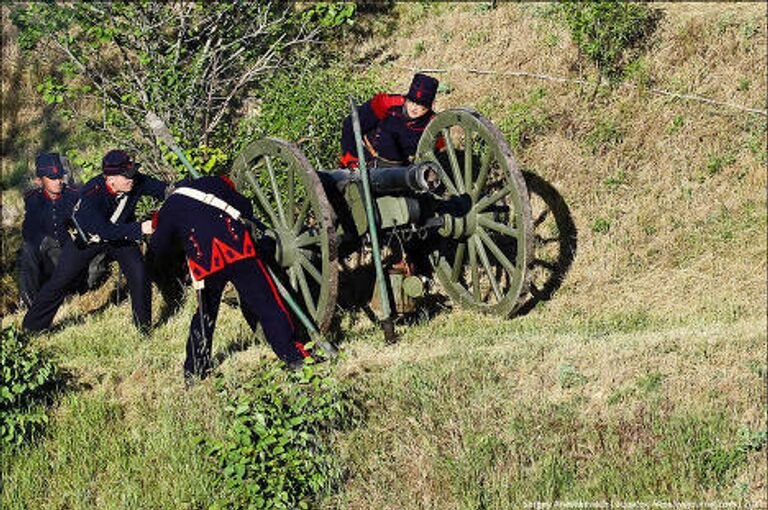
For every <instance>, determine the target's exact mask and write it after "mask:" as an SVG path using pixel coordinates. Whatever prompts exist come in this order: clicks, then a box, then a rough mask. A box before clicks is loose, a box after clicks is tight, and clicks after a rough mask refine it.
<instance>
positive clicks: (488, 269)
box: [475, 238, 504, 301]
mask: <svg viewBox="0 0 768 510" xmlns="http://www.w3.org/2000/svg"><path fill="white" fill-rule="evenodd" d="M475 247H476V248H477V254H478V255H480V261H481V262H482V263H483V267H484V268H485V272H486V273H488V279H489V280H491V286H492V287H493V293H494V294H496V299H497V300H498V301H501V300H502V299H503V298H504V296H503V294H502V293H501V289H500V288H499V283H498V282H497V281H496V278H494V277H493V268H492V267H491V263H490V261H489V260H488V254H487V253H486V252H485V248H483V243H482V242H481V241H480V239H479V238H478V239H476V240H475Z"/></svg>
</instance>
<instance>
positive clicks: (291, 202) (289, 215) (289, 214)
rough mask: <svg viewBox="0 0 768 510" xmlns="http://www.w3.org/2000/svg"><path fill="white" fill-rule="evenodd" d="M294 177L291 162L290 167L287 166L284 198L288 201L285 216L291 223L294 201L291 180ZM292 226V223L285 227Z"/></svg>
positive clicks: (294, 170)
mask: <svg viewBox="0 0 768 510" xmlns="http://www.w3.org/2000/svg"><path fill="white" fill-rule="evenodd" d="M295 175H296V167H295V163H293V162H292V163H291V164H290V165H288V192H287V193H286V195H285V196H286V198H287V199H288V204H287V205H288V211H287V214H286V216H287V218H288V221H289V222H293V210H294V200H295V197H294V189H293V187H294V182H293V179H294V177H295ZM292 225H293V223H289V224H288V225H286V226H289V227H290V226H292Z"/></svg>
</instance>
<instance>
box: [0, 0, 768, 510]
mask: <svg viewBox="0 0 768 510" xmlns="http://www.w3.org/2000/svg"><path fill="white" fill-rule="evenodd" d="M654 5H655V6H656V7H658V8H660V9H662V10H663V13H664V17H663V18H662V20H661V22H660V25H659V28H658V30H657V32H656V34H655V36H654V40H653V43H652V45H651V46H650V48H649V49H648V52H647V53H646V54H645V55H644V56H643V57H642V60H641V61H640V63H639V64H637V65H636V69H635V70H634V72H633V73H631V75H630V77H629V79H628V82H627V83H629V84H630V85H637V87H634V88H633V87H628V86H625V87H619V88H617V89H615V90H608V89H604V90H601V91H600V92H599V94H598V95H597V97H596V98H595V100H594V101H593V102H590V95H591V91H592V88H591V86H586V87H581V86H579V85H578V84H573V83H560V82H556V81H551V80H540V79H535V78H532V77H523V76H510V75H504V74H499V73H504V72H509V71H527V72H530V73H537V74H541V75H549V76H552V77H567V78H570V79H579V78H580V77H584V78H585V79H589V77H590V76H594V69H593V68H591V67H590V66H589V65H588V64H578V63H577V56H578V55H577V50H576V48H575V47H574V46H573V44H572V42H571V41H570V38H569V35H568V33H567V32H566V31H565V29H564V28H562V27H561V26H560V25H559V24H557V23H556V22H555V21H554V20H553V19H552V18H551V16H550V15H549V14H548V12H549V9H548V7H547V5H539V4H524V5H513V4H507V3H503V2H502V3H499V4H498V5H497V7H496V8H495V9H489V8H487V6H486V4H478V3H459V4H443V3H436V4H426V3H405V4H398V5H396V6H395V7H394V9H393V11H392V12H390V13H389V14H388V15H387V17H386V18H384V17H379V18H375V17H374V18H373V19H372V20H369V23H370V29H371V32H367V33H366V36H365V37H364V38H362V39H360V40H355V41H350V49H349V52H350V55H351V57H352V58H353V59H354V60H355V61H356V62H357V63H358V64H360V72H361V73H366V72H368V68H370V69H372V70H373V71H374V72H376V73H380V74H381V75H383V76H387V79H388V82H387V83H384V84H382V89H386V90H392V91H405V90H406V88H407V85H408V83H409V80H410V76H411V74H412V72H413V69H424V68H429V69H434V68H438V69H447V70H448V71H447V72H445V73H440V74H436V76H438V77H439V78H440V80H441V82H442V83H443V84H444V85H445V91H444V92H443V93H442V94H441V95H440V96H439V100H438V103H437V109H438V110H443V109H447V108H450V107H453V106H460V105H466V106H473V107H475V108H477V109H478V110H480V111H481V112H482V113H483V114H485V115H486V116H487V117H489V118H490V119H491V120H492V121H493V122H494V123H495V124H496V125H498V126H500V128H501V129H502V130H503V131H504V133H505V134H506V135H507V136H508V137H509V139H510V141H511V143H512V145H513V147H514V150H515V154H516V157H517V158H518V160H519V162H520V163H521V164H522V166H523V167H524V168H526V169H528V170H530V171H532V172H535V173H536V174H537V175H539V176H540V177H542V178H543V179H544V180H546V181H547V182H548V183H550V184H551V185H552V186H554V187H555V188H556V189H557V190H558V192H559V193H560V194H561V195H562V196H563V198H564V199H565V201H566V203H567V204H568V207H569V209H570V213H571V215H572V219H573V221H574V223H575V226H576V229H577V236H578V249H577V252H576V255H575V259H574V261H573V265H572V266H571V268H570V271H569V272H568V273H567V275H566V278H565V280H564V282H563V285H562V287H561V288H560V289H559V290H558V291H557V292H556V293H555V294H554V296H553V297H552V299H551V300H550V301H546V302H542V303H539V304H538V305H537V306H536V307H535V308H534V309H533V310H532V311H531V312H530V313H528V314H526V315H525V316H522V317H517V318H515V319H513V320H504V319H501V318H496V317H486V316H479V315H476V314H473V313H470V312H466V311H461V310H452V311H444V312H443V313H441V314H439V315H438V316H437V317H435V318H433V319H431V320H430V321H427V322H423V323H420V324H417V325H414V326H412V327H409V328H407V329H405V328H403V329H402V330H403V332H404V334H403V339H402V342H401V343H400V344H398V345H395V346H386V345H385V344H384V342H383V338H382V335H381V333H380V332H379V331H377V330H376V329H375V328H374V327H372V326H371V325H370V324H369V323H368V322H367V321H365V320H360V318H359V317H352V316H345V317H344V319H343V321H342V325H343V327H344V330H345V331H346V335H345V338H344V339H343V341H342V346H343V347H344V350H345V352H346V355H345V357H344V358H343V359H342V360H341V361H340V362H339V364H338V367H337V372H338V377H339V379H340V380H342V381H344V382H345V383H347V384H349V385H351V386H352V388H353V393H354V395H355V399H356V400H357V401H358V402H359V405H360V406H361V407H362V409H363V410H364V413H363V415H362V416H361V417H359V418H358V420H357V422H356V424H355V425H354V426H353V427H352V428H351V429H350V430H345V431H344V432H338V433H336V434H335V435H334V438H333V440H334V445H335V448H336V449H337V452H338V458H339V460H340V462H341V464H342V465H343V466H344V467H345V477H344V480H343V483H342V484H341V486H340V487H336V488H335V490H334V491H333V492H334V493H333V495H332V496H330V497H328V498H326V500H325V501H324V503H323V504H322V505H321V506H322V508H354V509H371V508H377V509H378V508H387V509H402V508H435V509H445V508H462V509H480V508H494V509H506V508H514V507H519V506H522V505H523V504H525V502H536V501H555V500H560V501H593V502H600V501H609V500H610V501H613V502H614V503H616V502H633V501H645V502H652V501H676V502H695V501H705V502H709V503H713V502H734V503H738V504H742V505H747V504H752V505H755V506H757V507H766V506H768V501H767V500H766V496H765V494H766V490H767V489H768V475H767V473H766V460H767V459H766V453H767V450H766V441H767V439H766V432H767V431H768V424H767V423H766V422H767V420H766V412H767V411H768V400H767V399H768V394H767V389H766V388H767V387H768V386H767V385H768V375H767V374H768V365H767V362H766V357H767V356H768V352H767V347H766V341H767V339H766V327H767V325H766V311H767V310H766V300H767V299H768V296H766V277H767V276H768V268H767V267H766V263H767V259H766V254H767V252H768V250H767V247H766V229H767V228H768V225H767V223H768V222H767V215H766V194H765V190H766V185H767V182H766V174H767V172H766V157H767V156H766V149H767V148H766V117H765V116H762V115H756V114H751V113H746V112H744V111H741V110H738V109H736V108H732V107H727V106H716V105H711V104H706V103H702V102H699V101H691V100H680V99H673V98H670V97H667V96H661V95H657V94H654V93H652V91H651V89H663V90H667V91H671V92H675V93H681V94H692V95H697V96H705V97H708V98H712V99H715V100H718V101H722V102H728V103H734V104H738V105H742V106H746V107H750V108H757V109H762V110H765V109H766V106H767V105H766V97H767V94H768V84H767V83H766V68H767V63H766V51H765V49H766V44H768V43H767V39H766V32H767V27H766V17H765V7H764V6H763V5H758V4H698V3H694V4H654ZM361 37H362V36H361ZM469 69H482V70H487V71H492V72H493V73H496V74H477V73H472V72H469V71H468V70H469ZM4 79H5V76H4ZM14 158H15V156H9V157H8V158H6V159H4V161H3V169H4V171H5V170H6V169H7V168H9V166H12V165H13V164H15V161H16V160H15V159H14ZM3 193H4V200H5V198H6V196H7V195H6V191H3ZM105 300H106V296H105V295H104V293H102V294H100V295H96V296H87V297H85V298H80V299H77V300H73V301H72V302H70V303H69V304H68V305H67V306H66V307H64V308H63V309H62V311H61V312H60V315H59V319H58V320H62V321H67V326H66V328H63V329H60V330H58V331H56V332H53V333H51V334H49V335H46V336H44V337H42V338H41V339H40V340H39V342H40V344H42V345H43V346H45V347H48V348H50V349H51V350H52V351H53V352H54V353H55V355H56V356H57V358H58V359H59V360H60V363H61V364H62V365H63V366H64V367H65V368H66V369H67V370H68V372H69V373H70V375H71V383H70V384H69V386H68V389H67V390H66V391H64V392H63V393H62V394H61V395H60V396H59V397H58V398H57V403H56V405H55V407H54V410H53V414H52V420H51V424H50V426H49V427H48V429H47V430H46V433H45V435H44V437H41V438H39V440H38V441H37V442H36V443H35V444H33V445H31V446H27V447H25V448H23V449H22V450H21V451H15V452H13V453H12V454H10V455H3V460H2V474H3V476H2V483H3V494H2V502H3V508H83V509H85V508H94V507H96V508H190V509H192V508H207V507H208V506H209V504H210V503H212V502H213V501H214V500H215V498H216V496H217V494H216V492H217V489H216V487H215V485H214V475H213V474H212V472H211V469H210V468H209V465H208V464H207V462H206V461H205V458H204V454H203V452H202V451H201V449H200V447H198V446H197V445H196V444H195V442H194V439H195V438H196V437H198V436H208V437H213V438H222V437H225V435H226V430H227V427H228V421H227V420H228V418H227V417H228V414H227V411H226V409H225V402H224V401H223V399H222V397H221V395H220V394H219V393H218V392H217V391H216V389H215V388H214V387H213V385H211V384H203V385H200V386H198V387H196V388H194V389H193V390H191V391H185V390H184V389H183V386H182V383H181V373H180V372H181V367H180V365H181V361H182V359H183V345H184V342H185V336H186V329H187V327H188V321H189V319H190V316H191V314H192V308H193V303H192V302H191V301H192V300H191V299H190V300H189V302H188V303H187V305H186V307H185V309H184V310H183V312H181V313H180V314H179V315H177V316H175V317H173V318H172V319H171V320H170V321H169V322H168V323H166V324H164V325H163V326H161V327H160V328H158V330H157V331H156V332H155V333H154V334H153V336H152V337H151V338H148V339H144V338H140V337H139V336H138V335H137V334H135V333H134V331H133V329H132V328H131V326H130V324H129V322H130V319H129V307H128V306H129V305H128V304H127V303H123V304H121V305H120V306H108V307H106V308H105V309H104V310H103V311H100V312H98V313H88V312H85V311H84V309H85V308H89V307H90V308H94V307H97V306H98V305H99V304H101V303H104V302H105ZM19 319H20V317H19V316H9V317H6V318H4V319H3V324H4V325H5V324H8V323H10V322H16V321H18V320H19ZM246 332H247V327H246V325H245V322H244V321H243V320H242V318H241V317H240V315H239V313H238V311H237V310H236V309H234V308H232V307H229V306H223V310H222V313H221V317H220V320H219V327H218V330H217V333H216V335H217V336H216V341H215V342H214V349H215V351H216V353H217V355H218V356H219V359H220V360H221V365H220V367H219V371H220V372H221V374H222V377H223V378H224V379H225V380H227V381H231V382H237V381H243V380H246V379H248V378H249V377H250V375H251V374H252V373H253V372H254V371H257V370H263V367H264V363H265V360H268V359H270V358H271V357H272V354H271V352H269V350H268V349H267V348H266V347H265V346H263V345H261V344H258V345H251V340H250V335H248V334H247V333H246Z"/></svg>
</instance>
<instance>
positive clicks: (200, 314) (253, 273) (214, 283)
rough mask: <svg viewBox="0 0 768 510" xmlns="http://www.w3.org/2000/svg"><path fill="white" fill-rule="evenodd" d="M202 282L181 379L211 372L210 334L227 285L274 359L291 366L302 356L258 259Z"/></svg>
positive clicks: (286, 314)
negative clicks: (290, 363)
mask: <svg viewBox="0 0 768 510" xmlns="http://www.w3.org/2000/svg"><path fill="white" fill-rule="evenodd" d="M204 281H205V287H204V288H203V289H202V290H199V291H197V292H198V308H197V311H196V312H195V315H194V317H192V321H191V322H190V325H189V338H188V339H187V359H186V361H185V362H184V373H185V375H187V376H189V375H197V376H200V377H206V376H207V375H208V374H209V373H210V371H211V347H212V344H213V331H214V329H215V327H216V317H217V316H218V313H219V304H220V303H221V294H222V292H223V291H224V287H225V286H226V284H227V282H232V284H233V285H234V286H235V289H236V290H237V293H238V295H239V296H240V306H241V309H242V312H243V316H244V317H245V320H246V322H248V325H249V326H250V327H251V329H253V330H255V329H256V326H257V325H258V324H259V323H261V327H262V328H263V329H264V335H265V336H266V337H267V342H269V345H270V346H271V347H272V350H273V351H275V354H277V357H278V358H280V359H281V360H283V361H285V362H291V361H294V360H297V359H301V358H304V357H305V356H306V352H305V351H304V346H303V344H301V343H299V342H297V341H295V339H294V337H295V332H294V327H293V322H292V319H291V316H290V313H289V311H288V309H287V307H286V305H285V303H284V302H283V301H282V299H281V298H280V295H279V294H278V293H277V289H276V287H275V286H274V282H272V279H271V278H270V277H269V275H268V274H267V272H266V270H265V268H264V266H263V264H262V262H261V261H260V260H259V259H257V258H248V259H243V260H239V261H237V262H234V263H232V264H230V265H228V266H226V267H224V268H223V269H221V270H220V271H217V272H216V273H213V274H212V275H210V276H208V277H206V278H205V280H204Z"/></svg>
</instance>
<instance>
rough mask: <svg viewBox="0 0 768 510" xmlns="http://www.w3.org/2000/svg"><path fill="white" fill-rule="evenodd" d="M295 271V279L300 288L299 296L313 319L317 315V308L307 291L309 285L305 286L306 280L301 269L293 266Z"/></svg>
mask: <svg viewBox="0 0 768 510" xmlns="http://www.w3.org/2000/svg"><path fill="white" fill-rule="evenodd" d="M294 268H295V270H296V277H297V278H298V280H299V288H301V295H302V296H304V304H305V305H307V308H309V313H310V315H312V316H313V317H315V316H316V315H317V307H316V306H315V302H314V300H313V299H312V293H311V292H310V291H309V285H308V284H307V278H306V277H305V276H304V271H302V270H301V268H299V267H297V266H294Z"/></svg>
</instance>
